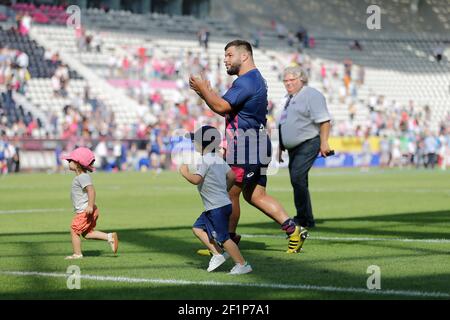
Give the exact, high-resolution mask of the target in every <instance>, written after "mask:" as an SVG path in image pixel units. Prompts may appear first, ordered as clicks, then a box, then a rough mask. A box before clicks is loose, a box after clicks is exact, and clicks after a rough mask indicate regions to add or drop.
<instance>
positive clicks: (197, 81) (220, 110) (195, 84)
mask: <svg viewBox="0 0 450 320" xmlns="http://www.w3.org/2000/svg"><path fill="white" fill-rule="evenodd" d="M189 86H190V87H191V89H192V90H194V91H195V92H197V94H198V95H199V96H200V97H201V98H202V99H203V100H204V101H205V102H206V104H207V105H208V107H209V108H210V109H211V110H212V111H214V112H215V113H217V114H220V115H222V116H223V115H225V114H228V113H231V111H232V108H231V106H230V104H229V103H228V102H227V101H226V100H224V99H222V98H221V97H219V96H218V95H217V94H216V93H215V92H214V90H212V89H211V85H210V84H209V81H207V80H204V79H202V78H200V77H194V76H191V77H190V78H189Z"/></svg>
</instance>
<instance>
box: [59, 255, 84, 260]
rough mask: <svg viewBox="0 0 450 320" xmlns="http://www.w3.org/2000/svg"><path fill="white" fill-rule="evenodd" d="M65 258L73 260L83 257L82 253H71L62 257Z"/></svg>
mask: <svg viewBox="0 0 450 320" xmlns="http://www.w3.org/2000/svg"><path fill="white" fill-rule="evenodd" d="M64 259H65V260H74V259H83V255H82V254H75V253H74V254H73V255H71V256H67V257H65V258H64Z"/></svg>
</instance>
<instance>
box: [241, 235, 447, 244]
mask: <svg viewBox="0 0 450 320" xmlns="http://www.w3.org/2000/svg"><path fill="white" fill-rule="evenodd" d="M241 236H242V237H244V238H286V237H285V236H282V235H273V234H241ZM308 240H323V241H398V242H422V243H450V239H407V238H357V237H315V236H309V237H308Z"/></svg>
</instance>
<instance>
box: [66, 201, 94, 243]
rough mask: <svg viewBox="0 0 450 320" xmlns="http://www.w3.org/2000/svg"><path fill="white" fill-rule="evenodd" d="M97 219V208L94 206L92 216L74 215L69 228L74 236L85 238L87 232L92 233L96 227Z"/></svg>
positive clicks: (84, 214) (85, 214)
mask: <svg viewBox="0 0 450 320" xmlns="http://www.w3.org/2000/svg"><path fill="white" fill-rule="evenodd" d="M97 219H98V208H97V206H94V212H92V214H87V213H86V212H80V213H77V214H75V217H74V218H73V220H72V226H71V228H72V230H73V231H74V232H75V233H76V234H78V235H82V236H85V235H86V234H88V233H89V232H91V231H94V228H95V226H96V225H97Z"/></svg>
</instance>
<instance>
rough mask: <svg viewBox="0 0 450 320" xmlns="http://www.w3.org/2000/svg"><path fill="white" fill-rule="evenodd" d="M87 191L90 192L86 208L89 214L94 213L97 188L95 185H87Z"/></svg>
mask: <svg viewBox="0 0 450 320" xmlns="http://www.w3.org/2000/svg"><path fill="white" fill-rule="evenodd" d="M86 191H87V194H88V206H87V208H86V210H85V212H86V213H87V214H92V212H94V205H95V189H94V186H93V185H90V186H87V187H86Z"/></svg>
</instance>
